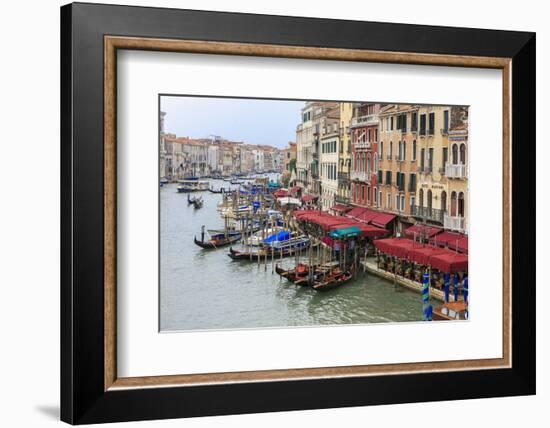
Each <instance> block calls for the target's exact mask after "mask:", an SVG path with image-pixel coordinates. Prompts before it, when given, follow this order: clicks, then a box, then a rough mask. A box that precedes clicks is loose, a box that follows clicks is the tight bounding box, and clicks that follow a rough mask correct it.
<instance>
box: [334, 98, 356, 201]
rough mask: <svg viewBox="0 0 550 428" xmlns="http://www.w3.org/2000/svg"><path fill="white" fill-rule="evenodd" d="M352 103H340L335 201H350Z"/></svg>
mask: <svg viewBox="0 0 550 428" xmlns="http://www.w3.org/2000/svg"><path fill="white" fill-rule="evenodd" d="M352 116H353V104H352V103H340V141H339V146H338V192H337V194H336V202H338V203H344V204H347V203H349V202H351V177H350V174H351V171H352V155H351V152H352V142H351V120H352Z"/></svg>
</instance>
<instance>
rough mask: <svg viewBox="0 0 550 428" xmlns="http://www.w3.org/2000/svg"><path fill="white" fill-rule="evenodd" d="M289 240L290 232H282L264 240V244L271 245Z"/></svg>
mask: <svg viewBox="0 0 550 428" xmlns="http://www.w3.org/2000/svg"><path fill="white" fill-rule="evenodd" d="M288 239H290V232H289V231H288V230H282V231H280V232H278V233H274V234H273V235H270V236H268V237H267V238H265V239H264V242H265V243H266V244H269V243H270V242H274V241H286V240H288Z"/></svg>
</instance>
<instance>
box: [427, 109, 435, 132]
mask: <svg viewBox="0 0 550 428" xmlns="http://www.w3.org/2000/svg"><path fill="white" fill-rule="evenodd" d="M434 128H435V113H430V117H429V130H428V133H429V134H430V135H434Z"/></svg>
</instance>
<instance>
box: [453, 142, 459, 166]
mask: <svg viewBox="0 0 550 428" xmlns="http://www.w3.org/2000/svg"><path fill="white" fill-rule="evenodd" d="M452 150H453V153H452V156H453V165H456V164H458V145H456V144H453V149H452Z"/></svg>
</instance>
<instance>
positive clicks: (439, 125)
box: [158, 94, 469, 332]
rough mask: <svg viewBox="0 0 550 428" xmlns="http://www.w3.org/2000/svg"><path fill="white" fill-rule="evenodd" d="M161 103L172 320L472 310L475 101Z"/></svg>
mask: <svg viewBox="0 0 550 428" xmlns="http://www.w3.org/2000/svg"><path fill="white" fill-rule="evenodd" d="M158 113H159V131H160V133H159V143H158V144H159V192H160V193H159V214H160V216H159V218H160V221H159V232H160V235H159V236H160V238H159V248H160V257H159V267H160V278H159V287H160V293H159V294H160V308H159V310H160V317H159V318H160V330H161V331H164V332H176V331H190V330H220V329H245V328H247V329H248V328H282V327H303V326H326V325H341V324H369V323H382V322H418V321H465V320H467V319H468V317H469V313H468V290H469V288H468V286H469V284H468V235H469V233H468V232H469V224H468V211H469V203H468V194H469V193H468V107H467V106H455V105H423V104H389V103H387V104H385V103H380V102H355V101H354V102H335V101H310V100H279V99H255V98H228V97H202V96H186V95H177V94H167V95H160V96H159V112H158Z"/></svg>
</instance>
